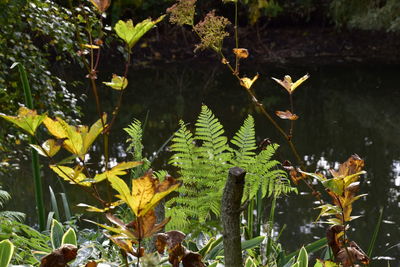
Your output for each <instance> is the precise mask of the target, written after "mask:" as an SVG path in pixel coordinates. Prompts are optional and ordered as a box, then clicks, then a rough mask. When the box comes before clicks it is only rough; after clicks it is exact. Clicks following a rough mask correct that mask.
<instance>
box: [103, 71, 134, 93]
mask: <svg viewBox="0 0 400 267" xmlns="http://www.w3.org/2000/svg"><path fill="white" fill-rule="evenodd" d="M103 83H104V84H105V85H107V86H110V87H111V88H113V89H115V90H124V89H125V88H126V87H127V86H128V79H127V78H126V77H121V76H118V75H116V74H113V77H112V79H111V82H103Z"/></svg>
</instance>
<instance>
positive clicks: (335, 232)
mask: <svg viewBox="0 0 400 267" xmlns="http://www.w3.org/2000/svg"><path fill="white" fill-rule="evenodd" d="M343 230H344V226H343V225H334V226H331V227H329V228H328V231H327V232H326V238H327V240H328V245H329V246H330V247H331V249H332V252H333V255H334V256H335V257H336V255H337V254H338V253H339V251H340V249H341V248H342V242H341V240H340V239H339V235H340V233H342V232H343Z"/></svg>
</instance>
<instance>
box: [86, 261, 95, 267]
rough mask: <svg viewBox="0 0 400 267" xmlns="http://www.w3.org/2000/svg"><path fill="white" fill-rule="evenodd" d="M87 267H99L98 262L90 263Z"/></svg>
mask: <svg viewBox="0 0 400 267" xmlns="http://www.w3.org/2000/svg"><path fill="white" fill-rule="evenodd" d="M85 267H97V262H95V261H89V262H88V263H86V265H85Z"/></svg>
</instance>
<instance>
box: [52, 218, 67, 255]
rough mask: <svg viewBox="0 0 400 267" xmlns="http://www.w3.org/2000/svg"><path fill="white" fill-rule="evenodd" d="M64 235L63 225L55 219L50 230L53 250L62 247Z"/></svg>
mask: <svg viewBox="0 0 400 267" xmlns="http://www.w3.org/2000/svg"><path fill="white" fill-rule="evenodd" d="M63 235H64V230H63V227H62V225H61V223H59V222H58V221H57V220H55V219H53V222H52V224H51V229H50V239H51V245H52V247H53V250H54V249H57V248H59V247H60V246H61V244H62V238H63Z"/></svg>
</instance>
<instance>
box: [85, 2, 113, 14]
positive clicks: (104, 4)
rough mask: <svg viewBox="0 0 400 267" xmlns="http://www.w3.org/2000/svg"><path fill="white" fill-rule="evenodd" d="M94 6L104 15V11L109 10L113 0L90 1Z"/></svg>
mask: <svg viewBox="0 0 400 267" xmlns="http://www.w3.org/2000/svg"><path fill="white" fill-rule="evenodd" d="M90 2H92V4H93V5H94V6H95V7H96V8H97V9H98V10H99V11H100V12H101V13H103V12H104V11H106V10H107V8H108V7H109V6H110V4H111V0H90Z"/></svg>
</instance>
